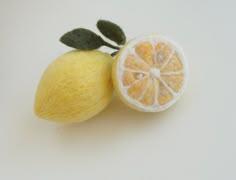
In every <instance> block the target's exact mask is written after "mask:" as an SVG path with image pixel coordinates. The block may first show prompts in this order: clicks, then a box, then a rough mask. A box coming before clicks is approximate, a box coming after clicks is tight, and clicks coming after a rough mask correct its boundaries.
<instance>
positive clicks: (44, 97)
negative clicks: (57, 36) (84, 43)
mask: <svg viewBox="0 0 236 180" xmlns="http://www.w3.org/2000/svg"><path fill="white" fill-rule="evenodd" d="M111 64H112V57H111V56H110V55H109V54H106V53H102V52H100V51H98V50H93V51H79V50H74V51H71V52H68V53H66V54H64V55H62V56H60V57H58V58H57V59H56V60H55V61H54V62H52V64H50V65H49V66H48V68H47V69H46V70H45V72H44V73H43V76H42V78H41V80H40V83H39V85H38V89H37V92H36V96H35V105H34V109H35V113H36V115H37V116H39V117H40V118H43V119H48V120H52V121H57V122H65V123H67V122H80V121H83V120H86V119H89V118H91V117H92V116H94V115H96V114H97V113H99V112H100V111H102V110H103V109H104V108H105V107H106V106H107V105H108V104H109V102H110V101H111V98H112V95H113V87H112V80H111Z"/></svg>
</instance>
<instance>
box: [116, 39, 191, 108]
mask: <svg viewBox="0 0 236 180" xmlns="http://www.w3.org/2000/svg"><path fill="white" fill-rule="evenodd" d="M187 68H188V67H187V61H186V58H185V56H184V54H183V51H182V49H181V48H180V47H179V45H177V44H176V43H175V42H173V41H171V40H169V39H167V38H166V37H163V36H158V35H147V36H142V37H139V38H136V39H134V40H131V41H130V42H129V43H127V44H126V45H125V46H124V47H123V48H122V49H121V51H120V52H119V53H118V54H117V56H116V58H115V62H114V63H113V66H112V74H113V75H112V78H113V82H114V88H115V90H116V92H117V94H118V95H119V97H121V99H122V100H123V101H124V103H125V104H127V105H128V106H130V107H132V108H134V109H136V110H138V111H144V112H158V111H163V110H165V109H167V108H169V107H170V106H172V105H173V104H174V103H175V102H176V101H177V100H178V99H179V97H180V96H181V95H182V93H183V92H184V89H185V87H186V84H187V79H188V73H187Z"/></svg>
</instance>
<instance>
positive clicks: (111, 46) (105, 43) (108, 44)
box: [103, 41, 120, 50]
mask: <svg viewBox="0 0 236 180" xmlns="http://www.w3.org/2000/svg"><path fill="white" fill-rule="evenodd" d="M103 42H104V44H103V45H104V46H107V47H110V48H112V49H117V50H120V48H119V47H118V46H113V45H112V44H110V43H108V42H106V41H103Z"/></svg>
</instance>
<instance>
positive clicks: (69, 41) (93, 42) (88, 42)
mask: <svg viewBox="0 0 236 180" xmlns="http://www.w3.org/2000/svg"><path fill="white" fill-rule="evenodd" d="M60 41H61V42H62V43H64V44H65V45H67V46H70V47H73V48H76V49H81V50H93V49H98V48H100V47H101V46H103V45H104V41H103V39H102V38H101V37H100V36H98V35H97V34H95V33H94V32H92V31H90V30H88V29H84V28H78V29H74V30H72V31H70V32H67V33H65V34H64V35H63V36H62V37H61V38H60Z"/></svg>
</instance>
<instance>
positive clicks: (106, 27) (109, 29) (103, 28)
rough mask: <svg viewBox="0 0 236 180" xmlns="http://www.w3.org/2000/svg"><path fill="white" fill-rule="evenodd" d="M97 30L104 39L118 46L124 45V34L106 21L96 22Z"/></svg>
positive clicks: (115, 25) (116, 26)
mask: <svg viewBox="0 0 236 180" xmlns="http://www.w3.org/2000/svg"><path fill="white" fill-rule="evenodd" d="M97 28H98V29H99V31H100V32H101V33H102V34H103V35H104V36H105V37H107V38H108V39H110V40H112V41H114V42H116V43H117V44H118V45H123V44H125V42H126V37H125V34H124V32H123V30H122V29H121V28H120V27H119V26H118V25H117V24H114V23H112V22H110V21H106V20H99V21H98V22H97Z"/></svg>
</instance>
